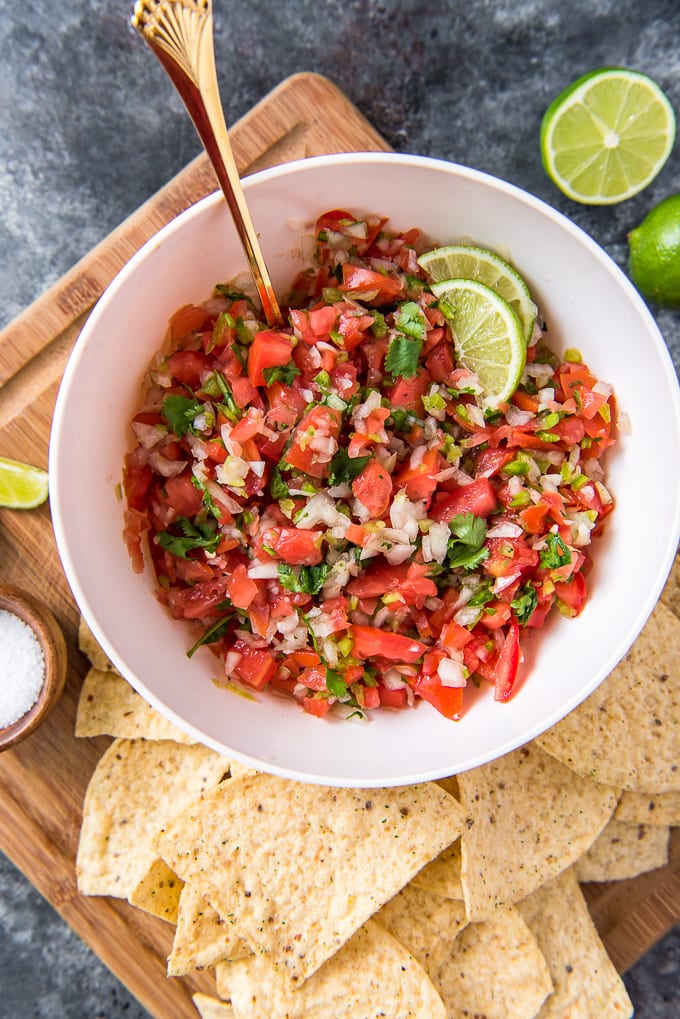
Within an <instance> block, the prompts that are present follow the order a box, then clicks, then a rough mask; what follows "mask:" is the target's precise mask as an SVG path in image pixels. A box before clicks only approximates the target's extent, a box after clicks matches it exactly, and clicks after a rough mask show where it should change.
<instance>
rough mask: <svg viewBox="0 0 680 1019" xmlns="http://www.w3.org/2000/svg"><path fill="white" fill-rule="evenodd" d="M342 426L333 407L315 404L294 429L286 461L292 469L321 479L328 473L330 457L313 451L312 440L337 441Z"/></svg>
mask: <svg viewBox="0 0 680 1019" xmlns="http://www.w3.org/2000/svg"><path fill="white" fill-rule="evenodd" d="M341 424H342V415H341V413H340V411H339V410H335V408H334V407H326V406H324V405H321V404H317V406H316V407H312V409H311V410H310V411H309V412H308V413H307V414H305V416H304V417H303V418H302V420H301V421H300V422H299V424H298V426H297V428H296V429H295V434H294V438H293V442H292V444H291V447H290V449H289V450H288V453H287V454H286V460H287V461H288V463H289V464H290V465H291V466H292V467H297V468H298V470H301V471H304V472H305V474H309V475H310V476H311V477H313V478H322V477H323V476H324V474H327V473H328V470H329V464H330V460H331V457H330V456H328V455H327V454H323V453H321V452H319V451H317V450H315V449H314V448H313V447H312V445H311V442H312V439H313V438H315V437H316V438H318V439H320V440H322V439H333V440H337V437H338V434H339V432H340V426H341Z"/></svg>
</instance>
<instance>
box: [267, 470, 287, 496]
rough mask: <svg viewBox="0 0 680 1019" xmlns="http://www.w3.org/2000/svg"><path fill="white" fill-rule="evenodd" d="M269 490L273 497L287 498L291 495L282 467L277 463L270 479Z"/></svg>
mask: <svg viewBox="0 0 680 1019" xmlns="http://www.w3.org/2000/svg"><path fill="white" fill-rule="evenodd" d="M269 492H270V494H271V497H272V499H287V498H288V496H289V495H290V492H289V490H288V485H287V484H286V482H285V481H284V480H283V478H282V477H281V468H280V466H279V464H276V466H275V467H274V469H273V470H272V476H271V478H270V479H269Z"/></svg>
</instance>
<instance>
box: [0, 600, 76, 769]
mask: <svg viewBox="0 0 680 1019" xmlns="http://www.w3.org/2000/svg"><path fill="white" fill-rule="evenodd" d="M3 609H4V610H5V611H7V612H13V613H14V615H15V616H18V617H19V619H21V620H22V621H23V622H24V623H26V624H27V625H28V626H30V627H31V629H32V630H33V632H34V634H35V636H36V637H37V639H38V642H39V643H40V647H41V648H42V651H43V655H44V656H45V676H44V679H43V685H42V688H41V690H40V693H39V694H38V699H37V701H36V702H35V704H34V705H33V707H32V708H29V710H28V711H27V712H26V714H25V715H22V716H21V718H18V719H17V721H16V722H13V723H12V724H11V725H8V726H6V727H5V728H4V729H0V751H2V750H8V749H9V747H12V746H15V745H16V744H17V743H19V742H21V740H23V739H26V737H27V736H30V734H31V733H32V732H35V730H36V729H37V728H38V726H39V725H41V724H42V722H44V721H45V719H46V718H47V716H48V715H49V714H50V712H51V711H52V709H53V708H54V706H55V704H56V703H57V701H58V700H59V698H60V697H61V693H62V690H63V689H64V683H65V681H66V666H67V652H66V641H65V640H64V635H63V633H62V631H61V627H60V626H59V623H58V622H57V620H56V619H55V617H54V615H53V614H52V612H51V611H50V609H48V607H47V606H46V605H43V604H42V602H40V601H39V600H38V599H37V598H34V597H33V595H30V594H28V592H26V591H22V590H20V589H19V588H18V587H12V586H10V585H9V584H2V583H0V610H3Z"/></svg>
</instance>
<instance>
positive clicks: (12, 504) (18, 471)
mask: <svg viewBox="0 0 680 1019" xmlns="http://www.w3.org/2000/svg"><path fill="white" fill-rule="evenodd" d="M46 498H47V471H43V470H41V469H40V467H32V466H31V465H30V464H24V463H19V462H18V461H17V460H8V459H7V458H6V457H4V456H0V506H4V507H7V508H8V509H33V508H34V507H35V506H40V505H41V504H42V503H43V502H45V499H46Z"/></svg>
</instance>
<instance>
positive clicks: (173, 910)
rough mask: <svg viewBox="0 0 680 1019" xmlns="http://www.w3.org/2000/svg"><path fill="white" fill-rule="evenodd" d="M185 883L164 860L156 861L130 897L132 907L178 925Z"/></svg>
mask: <svg viewBox="0 0 680 1019" xmlns="http://www.w3.org/2000/svg"><path fill="white" fill-rule="evenodd" d="M183 885H184V882H183V881H182V880H181V878H178V877H177V875H176V874H175V872H174V871H173V870H170V868H169V867H168V865H167V864H166V863H164V862H163V860H154V862H153V863H152V864H151V866H150V867H149V869H148V870H147V872H146V874H145V875H144V877H143V878H142V880H141V881H140V882H139V884H138V885H137V886H136V887H135V888H133V889H132V891H131V892H130V894H129V895H128V902H129V903H130V905H131V906H137V908H138V909H143V910H145V912H147V913H152V914H153V915H154V916H157V917H160V919H161V920H167V921H168V923H177V909H178V906H179V896H180V892H181V891H182V887H183Z"/></svg>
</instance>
